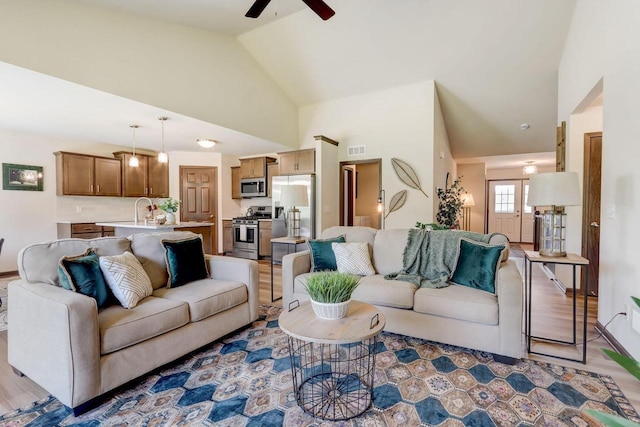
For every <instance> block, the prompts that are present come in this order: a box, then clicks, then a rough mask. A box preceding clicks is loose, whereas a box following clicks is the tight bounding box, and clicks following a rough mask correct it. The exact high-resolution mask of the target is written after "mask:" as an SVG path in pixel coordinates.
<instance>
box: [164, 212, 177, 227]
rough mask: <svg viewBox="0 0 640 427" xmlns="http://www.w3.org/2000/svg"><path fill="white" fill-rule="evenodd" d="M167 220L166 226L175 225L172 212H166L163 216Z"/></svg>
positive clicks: (174, 216)
mask: <svg viewBox="0 0 640 427" xmlns="http://www.w3.org/2000/svg"><path fill="white" fill-rule="evenodd" d="M165 216H166V218H167V222H166V224H175V223H176V215H175V214H174V213H173V212H167V213H166V214H165Z"/></svg>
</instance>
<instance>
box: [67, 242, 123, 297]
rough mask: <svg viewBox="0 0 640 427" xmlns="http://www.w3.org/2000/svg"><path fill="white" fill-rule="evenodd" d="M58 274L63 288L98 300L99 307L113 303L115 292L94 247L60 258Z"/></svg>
mask: <svg viewBox="0 0 640 427" xmlns="http://www.w3.org/2000/svg"><path fill="white" fill-rule="evenodd" d="M58 275H59V276H60V284H61V285H62V287H63V288H65V289H68V290H70V291H73V292H78V293H80V294H83V295H87V296H89V297H91V298H93V299H95V300H96V303H97V304H98V308H103V307H106V306H108V305H111V304H112V303H113V302H114V298H113V294H112V293H111V291H110V290H109V287H108V286H107V283H106V282H105V280H104V276H103V275H102V271H100V261H99V258H98V255H96V253H95V252H94V251H93V249H87V251H86V252H85V253H83V254H80V255H76V256H68V257H62V258H60V263H59V264H58Z"/></svg>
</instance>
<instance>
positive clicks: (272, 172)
mask: <svg viewBox="0 0 640 427" xmlns="http://www.w3.org/2000/svg"><path fill="white" fill-rule="evenodd" d="M278 175H280V165H279V164H278V163H269V164H268V165H267V197H271V188H273V185H272V184H273V180H272V178H273V177H274V176H278Z"/></svg>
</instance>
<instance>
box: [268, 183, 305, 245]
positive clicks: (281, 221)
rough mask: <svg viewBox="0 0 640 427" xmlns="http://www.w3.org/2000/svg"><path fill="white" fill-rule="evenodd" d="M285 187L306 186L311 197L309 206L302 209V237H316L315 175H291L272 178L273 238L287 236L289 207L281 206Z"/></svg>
mask: <svg viewBox="0 0 640 427" xmlns="http://www.w3.org/2000/svg"><path fill="white" fill-rule="evenodd" d="M285 185H306V186H307V194H308V196H309V206H308V207H300V206H296V208H298V209H300V236H302V237H304V238H307V239H315V237H316V176H315V175H289V176H274V177H273V178H272V188H271V204H272V206H273V222H272V236H273V237H283V236H286V235H287V223H286V217H287V211H286V210H287V209H288V208H289V206H281V205H280V195H281V194H282V187H283V186H285ZM283 208H284V209H283Z"/></svg>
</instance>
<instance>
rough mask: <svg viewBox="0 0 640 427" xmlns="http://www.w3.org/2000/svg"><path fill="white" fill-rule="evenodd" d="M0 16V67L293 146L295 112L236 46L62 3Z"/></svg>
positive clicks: (19, 4) (36, 2) (21, 7)
mask: <svg viewBox="0 0 640 427" xmlns="http://www.w3.org/2000/svg"><path fill="white" fill-rule="evenodd" d="M0 10H1V12H0V61H4V62H7V63H10V64H14V65H18V66H20V67H24V68H27V69H30V70H34V71H38V72H41V73H44V74H48V75H51V76H55V77H59V78H61V79H64V80H68V81H71V82H74V83H78V84H81V85H84V86H88V87H92V88H95V89H98V90H102V91H104V92H108V93H112V94H115V95H119V96H122V97H125V98H129V99H133V100H136V101H139V102H142V103H144V104H148V105H153V106H156V107H159V108H162V109H165V110H168V111H173V112H176V113H179V114H183V115H186V116H189V117H193V118H197V119H200V120H204V121H206V122H209V123H215V124H217V125H220V126H224V127H227V128H230V129H235V130H238V131H240V132H243V133H246V134H249V135H253V136H258V137H261V138H263V139H266V140H269V141H276V142H278V143H280V144H285V145H288V146H292V147H295V146H297V120H298V118H297V107H296V105H295V104H294V103H293V102H292V101H291V100H290V99H289V98H288V97H287V96H286V95H285V94H284V92H283V91H282V90H281V89H280V87H279V86H277V85H276V84H275V83H274V82H273V80H272V79H271V78H270V77H269V76H268V75H267V73H266V72H265V71H264V70H263V69H262V68H261V67H260V66H259V65H258V63H257V62H256V61H255V60H254V59H253V58H252V57H251V56H250V55H249V53H248V52H247V51H246V50H245V49H244V48H243V47H242V46H241V45H240V43H239V42H238V41H237V39H235V38H234V37H231V36H226V35H222V34H218V33H213V32H210V31H205V30H201V29H196V28H191V27H185V26H180V25H177V24H171V23H168V22H163V21H158V20H154V19H150V18H144V17H140V16H135V15H133V14H126V13H120V12H116V11H113V10H109V9H105V8H100V7H95V6H93V5H88V4H83V3H81V2H72V1H65V0H47V1H42V0H20V1H3V2H2V4H1V6H0ZM18 41H19V42H18Z"/></svg>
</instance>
